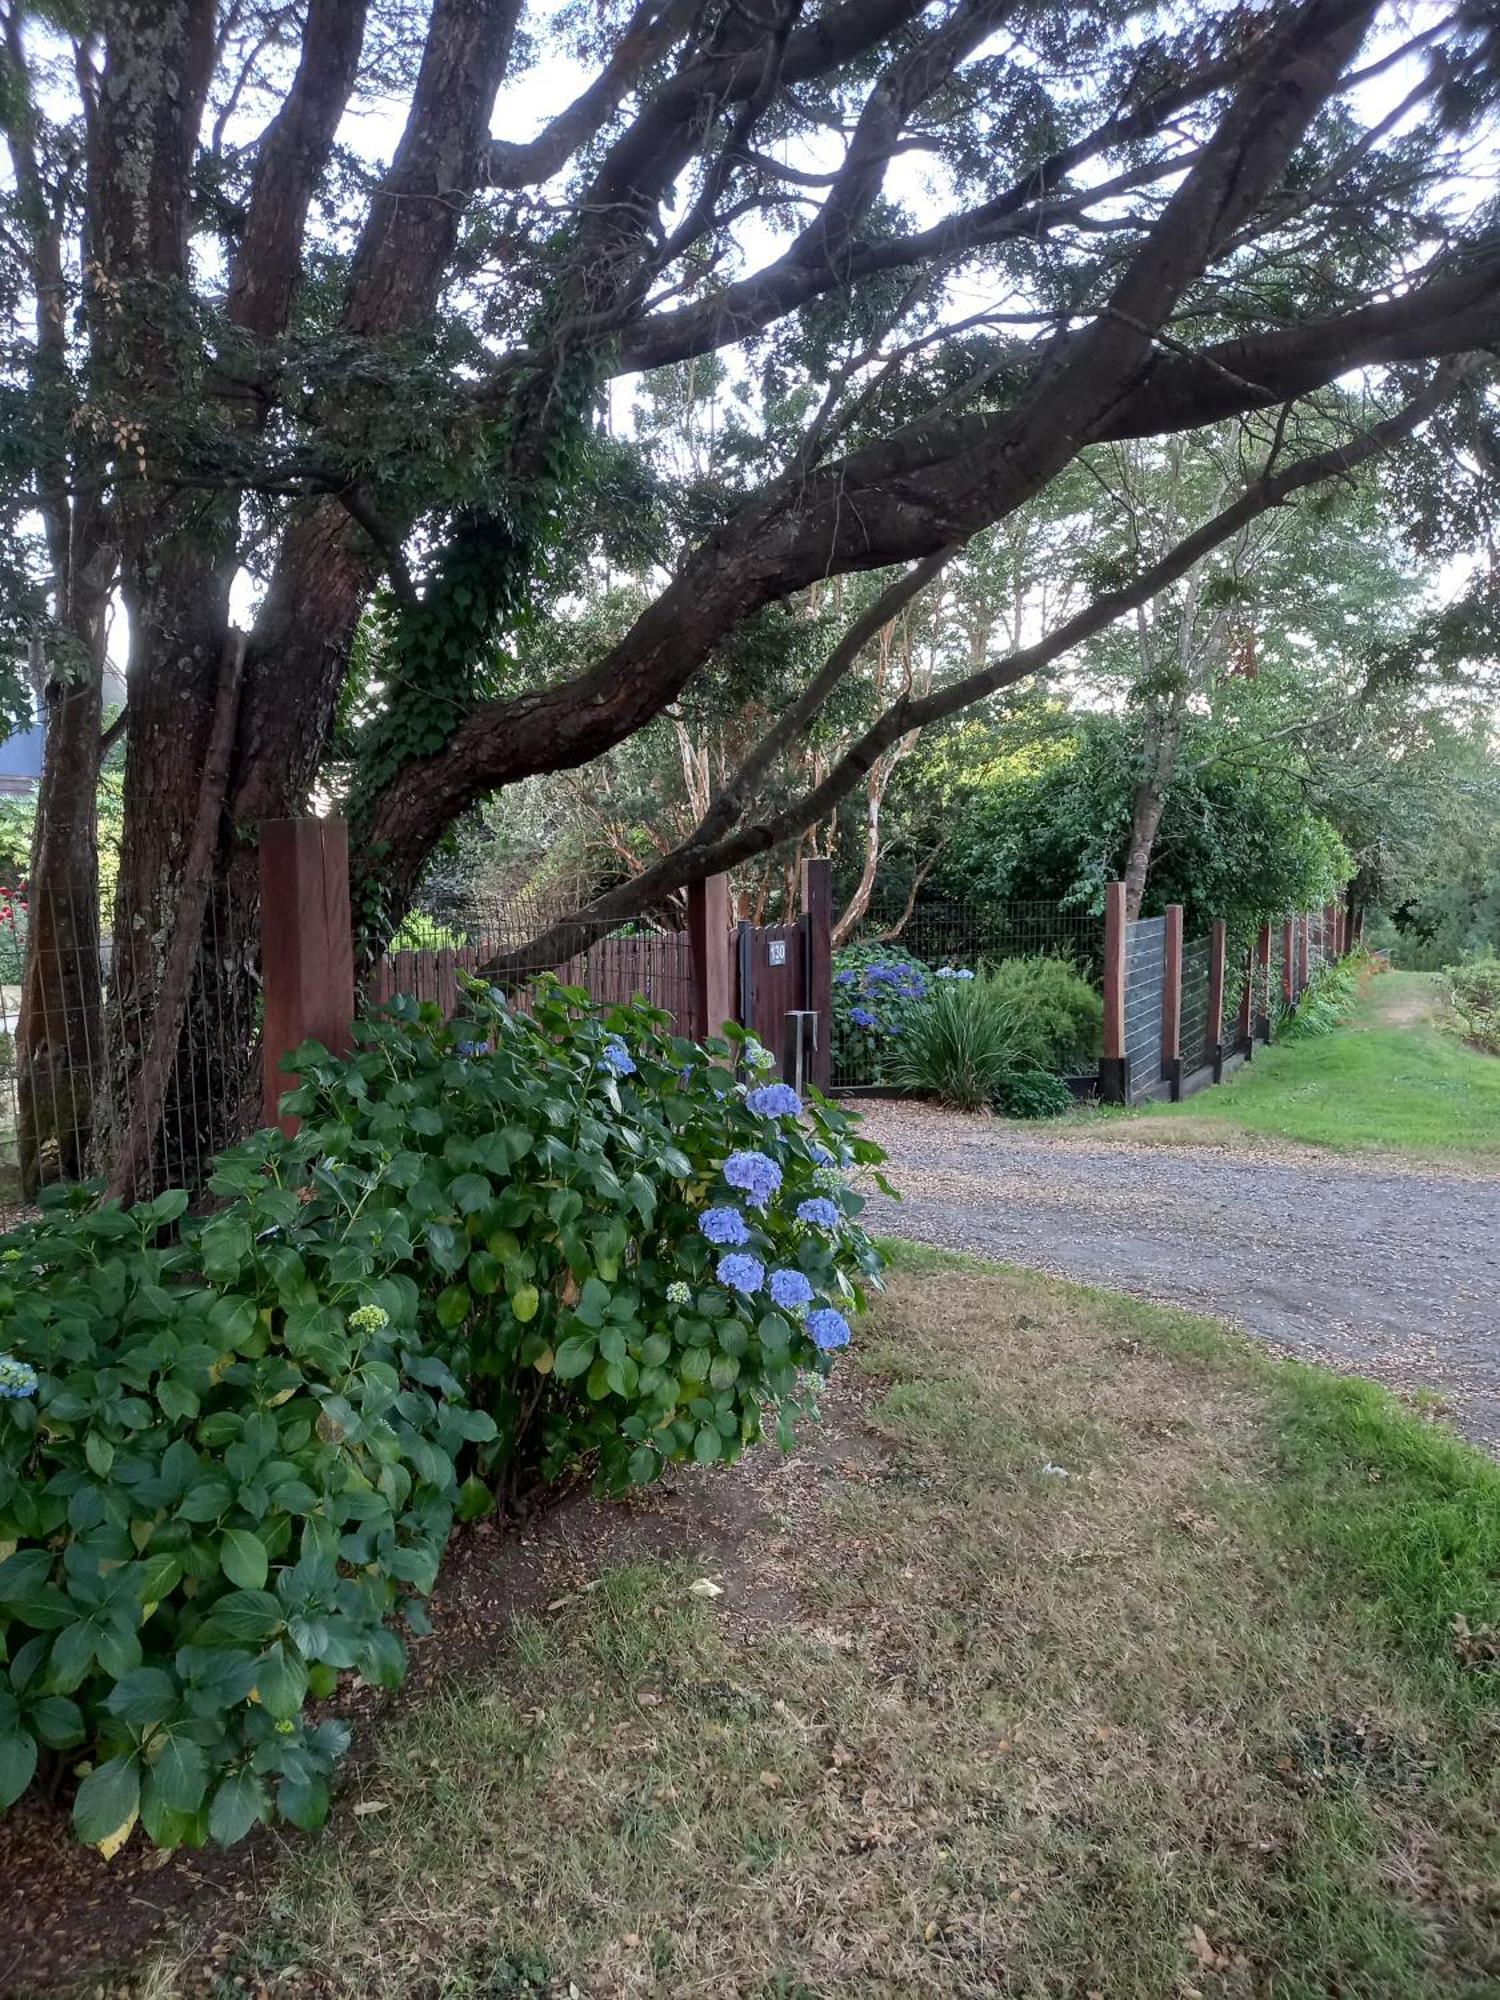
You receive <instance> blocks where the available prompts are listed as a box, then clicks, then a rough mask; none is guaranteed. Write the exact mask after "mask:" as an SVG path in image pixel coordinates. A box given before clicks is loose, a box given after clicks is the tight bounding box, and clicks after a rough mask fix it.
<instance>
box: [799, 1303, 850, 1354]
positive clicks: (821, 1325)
mask: <svg viewBox="0 0 1500 2000" xmlns="http://www.w3.org/2000/svg"><path fill="white" fill-rule="evenodd" d="M807 1331H808V1336H809V1338H810V1339H811V1341H812V1344H813V1346H814V1347H820V1348H821V1349H822V1350H823V1352H824V1353H825V1354H831V1353H832V1352H833V1350H834V1349H835V1348H836V1347H847V1346H848V1345H849V1322H848V1320H846V1319H845V1318H844V1315H843V1314H842V1313H841V1312H835V1311H834V1309H833V1307H832V1306H819V1308H818V1310H817V1311H816V1312H810V1313H809V1314H808V1315H807Z"/></svg>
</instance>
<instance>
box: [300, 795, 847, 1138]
mask: <svg viewBox="0 0 1500 2000" xmlns="http://www.w3.org/2000/svg"><path fill="white" fill-rule="evenodd" d="M261 861H262V880H261V902H262V908H263V911H264V912H265V917H264V925H265V966H264V977H265V1022H266V1033H265V1039H264V1070H263V1076H264V1090H263V1096H264V1113H265V1117H266V1120H267V1122H268V1123H274V1122H275V1118H276V1102H277V1099H278V1098H279V1097H280V1095H281V1093H282V1092H283V1091H284V1090H286V1089H288V1088H289V1085H290V1079H289V1078H288V1076H287V1074H286V1072H285V1071H284V1070H283V1069H282V1067H281V1063H282V1058H283V1057H284V1056H285V1055H286V1053H287V1052H288V1051H289V1050H291V1049H294V1048H296V1047H297V1046H298V1044H299V1043H301V1042H303V1041H305V1040H308V1039H315V1040H317V1041H320V1042H322V1043H324V1045H325V1046H327V1047H330V1048H334V1049H343V1048H347V1047H348V1045H349V1040H350V1031H351V1029H352V1026H353V1021H354V1016H355V1011H356V1007H357V1005H358V1004H359V1003H360V1001H361V1000H362V1002H363V1004H365V1005H379V1004H380V1003H381V1002H384V1001H387V1000H390V999H392V998H393V997H394V996H395V995H396V994H398V993H406V994H411V995H412V996H413V997H415V998H417V999H420V1000H432V1001H435V1002H436V1003H437V1004H438V1006H440V1007H441V1008H442V1009H443V1010H444V1012H445V1013H452V1012H454V1011H455V1010H456V1008H457V1007H458V1004H459V1001H460V998H461V988H460V985H459V976H460V974H461V973H474V972H478V971H479V969H480V968H481V967H482V966H483V965H484V963H485V962H486V961H487V960H488V959H489V958H490V957H492V956H493V955H494V954H495V953H496V951H498V950H499V949H501V948H503V947H505V946H507V945H508V944H510V943H513V942H515V940H513V939H508V938H506V937H503V936H501V935H498V934H497V935H495V936H488V937H487V936H485V935H482V934H481V935H478V936H475V937H474V938H473V940H472V941H471V942H470V943H468V944H465V945H462V946H458V947H454V948H452V949H448V950H433V951H398V952H393V953H389V954H388V955H387V956H386V957H384V958H383V959H381V960H380V962H379V963H378V964H377V965H376V966H375V968H374V969H373V971H372V972H371V973H370V975H369V976H368V977H367V979H366V981H365V984H364V989H363V993H362V995H357V994H356V988H355V980H354V968H353V962H352V956H351V951H350V942H349V940H350V926H349V876H348V843H347V837H346V835H345V833H344V829H343V827H342V825H341V823H340V822H338V821H327V820H316V819H306V820H281V821H276V822H274V823H269V824H268V825H266V826H263V827H262V829H261ZM830 873H831V864H830V863H829V862H828V861H827V860H824V859H821V858H820V859H814V860H811V861H807V862H804V864H803V870H802V913H801V915H800V917H799V918H798V919H797V921H796V922H795V923H789V924H750V923H739V924H735V923H732V922H731V920H730V907H729V886H728V882H727V880H726V879H725V877H723V876H722V875H718V876H712V877H710V878H709V879H708V880H707V881H705V882H699V883H695V884H694V885H693V886H692V888H691V889H690V890H689V892H688V907H687V922H686V926H685V928H683V929H681V930H673V929H668V928H665V927H662V928H656V929H649V930H643V929H632V930H628V931H627V930H619V931H614V932H611V931H609V930H607V929H602V930H601V934H600V936H599V937H598V938H597V939H596V940H595V941H593V942H592V943H591V944H590V945H589V946H588V947H587V948H586V949H585V950H583V951H580V952H578V953H575V954H574V955H573V956H572V957H570V958H567V959H564V960H561V961H556V962H554V961H551V960H542V961H539V962H538V963H537V964H536V965H535V966H534V967H531V966H528V967H527V968H526V971H527V973H528V975H533V974H534V975H540V974H541V973H543V972H555V973H556V974H557V975H558V976H559V977H560V978H561V979H563V980H564V982H565V983H567V984H569V985H576V986H581V987H583V988H584V989H585V990H586V991H587V992H588V993H589V994H590V995H591V997H592V998H593V999H594V1000H596V1001H598V1002H599V1003H601V1004H602V1005H606V1006H608V1005H620V1004H624V1003H626V1002H629V1001H632V1000H644V1001H646V1002H647V1003H649V1004H650V1005H651V1006H654V1007H660V1008H661V1009H663V1010H664V1011H665V1012H666V1013H667V1014H669V1015H670V1016H671V1017H672V1020H673V1023H674V1026H675V1027H676V1029H677V1032H678V1033H680V1034H684V1035H690V1036H692V1037H693V1038H694V1039H695V1040H702V1039H704V1038H705V1037H707V1036H709V1035H715V1034H717V1033H719V1031H720V1030H721V1028H722V1027H723V1025H724V1023H725V1022H726V1021H730V1020H735V1021H738V1022H739V1023H740V1024H741V1025H742V1026H744V1027H746V1028H748V1029H750V1030H751V1032H752V1033H754V1034H755V1035H757V1036H758V1037H759V1039H760V1040H761V1041H763V1042H764V1043H765V1045H766V1047H767V1048H769V1049H770V1050H772V1051H773V1053H774V1054H775V1055H776V1057H777V1060H778V1063H779V1064H780V1066H781V1069H782V1073H783V1075H785V1076H787V1077H788V1079H789V1080H797V1081H801V1082H803V1083H812V1084H816V1085H817V1086H818V1087H819V1088H821V1089H824V1090H826V1089H827V1088H828V1079H829V1074H830V1055H831V1046H832V978H833V973H832V907H833V905H832V882H831V879H830Z"/></svg>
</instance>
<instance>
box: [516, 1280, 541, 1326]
mask: <svg viewBox="0 0 1500 2000" xmlns="http://www.w3.org/2000/svg"><path fill="white" fill-rule="evenodd" d="M541 1302H542V1298H541V1294H540V1292H538V1290H537V1288H536V1286H535V1285H520V1286H518V1287H517V1288H516V1290H515V1291H514V1292H512V1293H511V1295H510V1309H511V1311H512V1312H513V1313H514V1314H515V1316H516V1318H517V1319H518V1320H519V1321H520V1322H521V1324H522V1325H523V1326H524V1325H525V1324H526V1322H527V1321H528V1320H533V1319H535V1318H536V1314H537V1307H538V1306H539V1305H540V1304H541Z"/></svg>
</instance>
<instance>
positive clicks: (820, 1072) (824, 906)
mask: <svg viewBox="0 0 1500 2000" xmlns="http://www.w3.org/2000/svg"><path fill="white" fill-rule="evenodd" d="M802 949H803V964H804V966H805V968H806V972H805V981H804V986H803V994H804V999H803V1005H804V1007H805V1008H806V1009H807V1011H808V1012H809V1013H810V1014H812V1015H814V1016H815V1017H816V1019H815V1021H814V1024H813V1046H812V1052H811V1055H810V1057H809V1058H808V1061H807V1070H806V1076H807V1081H808V1082H809V1083H811V1084H816V1086H817V1087H818V1089H819V1090H827V1088H828V1086H829V1083H830V1081H831V1080H832V1077H833V863H832V862H831V861H830V860H829V859H828V858H827V857H826V856H825V855H821V854H818V855H814V856H813V857H812V858H811V859H810V860H808V861H804V862H803V864H802Z"/></svg>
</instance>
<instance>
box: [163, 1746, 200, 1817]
mask: <svg viewBox="0 0 1500 2000" xmlns="http://www.w3.org/2000/svg"><path fill="white" fill-rule="evenodd" d="M151 1778H152V1781H153V1783H154V1786H155V1789H156V1790H157V1792H158V1793H159V1794H160V1795H161V1798H162V1800H163V1801H164V1803H165V1804H167V1805H169V1806H171V1807H172V1809H173V1810H174V1811H175V1812H194V1811H196V1810H197V1808H198V1807H199V1806H200V1805H202V1803H203V1794H204V1793H205V1792H206V1791H207V1789H208V1753H207V1751H206V1750H205V1749H204V1748H203V1745H202V1744H201V1743H194V1742H193V1741H192V1739H191V1738H190V1737H187V1736H168V1738H167V1739H166V1741H165V1743H163V1744H162V1748H161V1754H160V1756H158V1757H157V1759H156V1761H155V1763H154V1764H152V1766H151Z"/></svg>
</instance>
